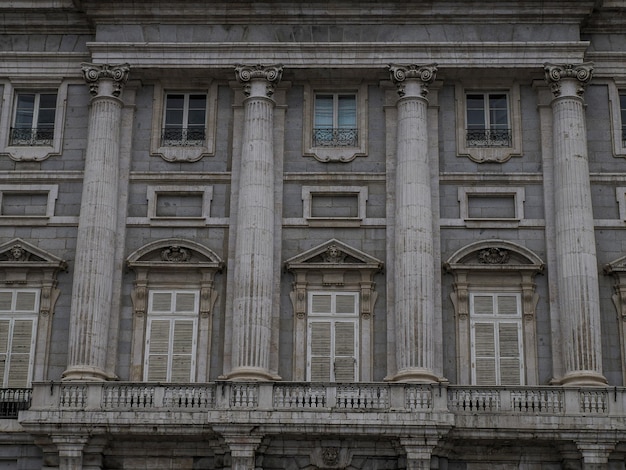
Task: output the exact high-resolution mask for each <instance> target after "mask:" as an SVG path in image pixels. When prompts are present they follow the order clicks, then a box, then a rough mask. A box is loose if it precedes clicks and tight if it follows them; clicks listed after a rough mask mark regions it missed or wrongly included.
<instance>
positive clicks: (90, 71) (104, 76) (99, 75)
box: [82, 63, 130, 98]
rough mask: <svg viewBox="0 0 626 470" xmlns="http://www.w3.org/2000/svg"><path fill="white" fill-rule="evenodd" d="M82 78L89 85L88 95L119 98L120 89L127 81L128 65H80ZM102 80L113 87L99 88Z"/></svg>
mask: <svg viewBox="0 0 626 470" xmlns="http://www.w3.org/2000/svg"><path fill="white" fill-rule="evenodd" d="M82 71H83V77H84V78H85V81H86V82H87V85H89V93H91V95H92V96H98V95H104V96H106V95H109V94H110V95H111V96H114V97H116V98H117V97H119V96H120V94H121V93H122V88H123V87H124V84H125V83H126V81H127V80H128V72H129V71H130V65H129V64H117V65H109V64H88V63H84V64H82ZM103 80H107V81H110V82H111V83H112V85H113V86H111V87H106V88H105V87H100V84H101V83H102V81H103Z"/></svg>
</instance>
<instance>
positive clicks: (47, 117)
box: [37, 109, 55, 129]
mask: <svg viewBox="0 0 626 470" xmlns="http://www.w3.org/2000/svg"><path fill="white" fill-rule="evenodd" d="M54 114H55V110H54V109H41V110H39V116H38V117H37V128H39V129H41V128H51V127H54Z"/></svg>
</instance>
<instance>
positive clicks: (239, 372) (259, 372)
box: [224, 367, 282, 382]
mask: <svg viewBox="0 0 626 470" xmlns="http://www.w3.org/2000/svg"><path fill="white" fill-rule="evenodd" d="M224 378H225V379H226V380H234V381H237V380H239V381H246V380H252V381H261V382H268V381H275V380H282V378H281V377H280V376H279V375H274V374H271V373H270V372H269V371H268V370H267V369H262V368H260V367H235V368H234V369H233V370H231V371H230V373H228V374H226V376H225V377H224Z"/></svg>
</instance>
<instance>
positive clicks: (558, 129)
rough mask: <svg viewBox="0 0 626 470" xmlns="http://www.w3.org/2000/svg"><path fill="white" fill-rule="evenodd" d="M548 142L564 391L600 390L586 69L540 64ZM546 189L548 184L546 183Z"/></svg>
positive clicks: (589, 71)
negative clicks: (547, 100) (548, 111)
mask: <svg viewBox="0 0 626 470" xmlns="http://www.w3.org/2000/svg"><path fill="white" fill-rule="evenodd" d="M544 69H545V74H546V81H547V82H548V83H549V84H550V87H551V89H552V93H553V94H554V99H553V100H552V103H551V105H552V119H553V140H554V181H553V186H554V205H555V213H556V221H555V225H556V233H555V242H556V243H555V244H556V255H557V256H556V257H557V282H558V295H559V308H560V312H561V315H562V317H561V327H562V339H563V345H564V348H563V349H564V351H563V353H564V366H565V375H564V376H563V379H562V383H563V384H567V385H603V384H605V383H606V379H605V378H604V376H603V375H602V351H601V343H600V294H599V288H598V266H597V259H596V241H595V234H594V225H593V211H592V206H591V185H590V182H589V164H588V157H587V130H586V125H585V113H584V108H583V104H584V103H583V98H582V96H583V93H584V89H585V86H586V85H587V84H588V83H589V81H590V80H591V75H592V70H593V68H592V66H591V64H580V65H554V64H545V67H544ZM548 184H549V182H548Z"/></svg>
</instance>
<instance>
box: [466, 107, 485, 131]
mask: <svg viewBox="0 0 626 470" xmlns="http://www.w3.org/2000/svg"><path fill="white" fill-rule="evenodd" d="M467 128H468V129H484V128H485V113H484V111H483V110H482V109H468V110H467Z"/></svg>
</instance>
